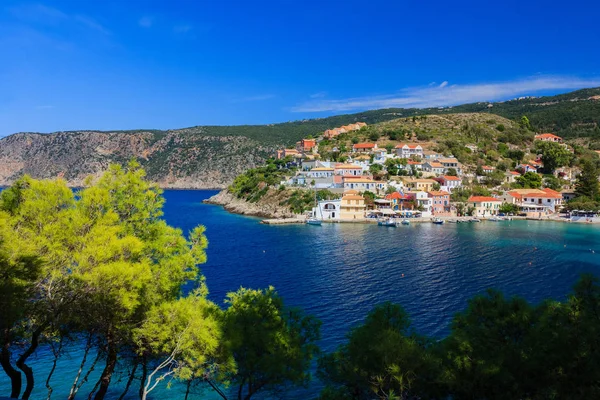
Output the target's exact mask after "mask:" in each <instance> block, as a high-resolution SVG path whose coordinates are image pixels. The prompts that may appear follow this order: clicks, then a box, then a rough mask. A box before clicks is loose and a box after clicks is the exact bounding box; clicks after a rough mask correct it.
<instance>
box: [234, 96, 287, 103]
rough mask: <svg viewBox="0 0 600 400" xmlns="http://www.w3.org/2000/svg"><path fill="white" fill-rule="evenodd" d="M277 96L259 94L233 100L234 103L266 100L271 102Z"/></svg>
mask: <svg viewBox="0 0 600 400" xmlns="http://www.w3.org/2000/svg"><path fill="white" fill-rule="evenodd" d="M275 97H277V96H275V95H274V94H259V95H255V96H247V97H238V98H234V99H232V101H231V102H232V103H245V102H252V101H265V100H270V99H274V98H275Z"/></svg>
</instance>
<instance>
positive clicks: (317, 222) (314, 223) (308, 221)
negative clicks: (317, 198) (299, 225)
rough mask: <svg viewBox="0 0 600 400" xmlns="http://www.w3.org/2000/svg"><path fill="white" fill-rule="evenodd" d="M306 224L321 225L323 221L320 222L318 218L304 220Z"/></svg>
mask: <svg viewBox="0 0 600 400" xmlns="http://www.w3.org/2000/svg"><path fill="white" fill-rule="evenodd" d="M306 223H307V224H308V225H321V224H322V223H323V221H321V220H320V219H318V218H309V219H307V220H306Z"/></svg>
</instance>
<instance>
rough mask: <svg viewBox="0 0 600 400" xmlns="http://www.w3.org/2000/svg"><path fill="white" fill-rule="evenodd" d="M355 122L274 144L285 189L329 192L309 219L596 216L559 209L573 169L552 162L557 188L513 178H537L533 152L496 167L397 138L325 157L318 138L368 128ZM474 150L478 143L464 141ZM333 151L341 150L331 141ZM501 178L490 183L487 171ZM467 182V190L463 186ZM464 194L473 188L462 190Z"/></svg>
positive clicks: (538, 163)
mask: <svg viewBox="0 0 600 400" xmlns="http://www.w3.org/2000/svg"><path fill="white" fill-rule="evenodd" d="M366 128H367V124H365V123H362V122H357V123H355V124H349V125H346V126H342V127H340V128H335V129H330V130H326V131H325V132H323V134H322V136H320V137H318V138H307V139H302V140H300V141H298V142H297V143H296V146H295V148H288V149H282V150H278V151H277V154H276V158H277V159H279V160H287V161H288V162H289V163H290V164H291V165H292V166H296V167H297V170H296V173H295V175H293V176H291V177H289V179H286V180H284V181H282V182H281V185H284V186H286V187H288V188H310V189H313V190H315V193H316V192H317V191H326V192H327V193H329V194H330V195H329V197H328V198H327V199H315V204H314V207H313V208H312V210H311V211H310V212H308V213H306V218H308V223H311V222H312V223H314V224H320V222H375V221H377V222H378V223H379V224H380V225H389V226H392V225H397V224H399V223H401V222H402V223H403V224H409V223H410V221H415V222H416V221H432V222H435V223H439V224H441V223H444V222H466V221H470V222H479V221H481V220H491V221H498V220H502V219H511V218H519V217H520V218H528V219H561V218H562V219H563V220H564V219H565V217H567V220H569V221H584V222H600V218H599V217H598V214H597V213H596V212H590V211H586V210H571V212H570V213H568V214H565V213H564V211H565V210H563V208H564V205H565V204H566V202H567V201H569V200H571V199H573V198H574V197H575V196H576V193H575V190H574V189H573V188H574V183H575V178H576V175H577V173H578V171H574V170H573V169H572V168H566V167H565V168H557V169H556V171H554V175H555V176H556V177H557V179H558V178H559V179H560V182H561V185H560V190H555V189H557V188H555V189H552V188H549V187H541V186H542V185H539V187H538V188H531V187H525V188H519V187H518V186H519V185H517V184H516V182H519V181H520V178H521V177H523V176H525V177H526V178H527V179H532V178H533V179H537V176H538V175H539V182H540V183H541V181H542V174H541V171H542V170H543V168H544V164H543V162H542V159H541V155H537V154H532V155H531V157H530V158H529V159H528V160H527V161H522V162H519V163H514V164H515V165H513V168H510V169H507V170H505V171H497V170H496V168H495V167H493V166H488V165H477V166H474V165H468V166H465V165H463V164H462V163H461V162H460V161H459V160H458V159H457V158H456V157H454V156H452V155H444V154H440V153H437V152H435V151H433V150H431V149H428V148H426V147H424V146H422V145H421V144H419V143H409V142H406V143H399V144H396V145H395V146H394V147H393V148H391V146H390V145H387V146H385V147H378V144H377V143H376V142H359V143H353V144H352V147H351V149H349V150H348V151H347V152H346V153H344V154H341V152H339V153H337V154H336V156H337V157H336V158H337V160H336V161H333V160H330V159H326V160H323V159H322V157H320V154H319V144H320V143H321V142H322V141H323V140H325V141H327V142H330V141H332V140H335V138H336V137H338V136H339V135H342V134H345V133H350V132H355V131H360V130H363V131H364V130H365V129H366ZM534 140H535V142H538V141H539V142H552V143H557V144H559V145H560V146H562V147H564V148H565V149H567V150H569V151H571V152H572V150H571V149H570V148H569V146H567V145H566V144H564V143H563V139H562V138H561V137H559V136H557V135H554V134H552V133H543V134H536V135H535V139H534ZM467 147H469V151H472V152H476V151H477V146H475V145H467ZM333 151H334V152H335V151H338V149H337V148H335V147H334V148H333ZM492 175H493V176H494V178H495V179H496V180H498V179H499V178H498V177H500V181H498V182H496V183H497V184H496V185H494V186H493V187H489V186H490V185H489V177H490V176H492ZM485 183H488V185H487V187H488V188H489V191H488V190H486V192H489V193H481V194H479V193H473V191H472V190H468V188H473V187H483V184H485ZM466 189H467V190H466ZM464 193H470V195H469V196H468V197H466V198H465V197H464V196H463V195H464Z"/></svg>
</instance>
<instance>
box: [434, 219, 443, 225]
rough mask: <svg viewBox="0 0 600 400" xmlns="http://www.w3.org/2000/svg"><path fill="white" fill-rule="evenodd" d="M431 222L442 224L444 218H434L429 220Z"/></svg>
mask: <svg viewBox="0 0 600 400" xmlns="http://www.w3.org/2000/svg"><path fill="white" fill-rule="evenodd" d="M431 222H433V223H434V224H436V225H442V224H443V223H444V220H443V219H441V218H434V219H432V220H431Z"/></svg>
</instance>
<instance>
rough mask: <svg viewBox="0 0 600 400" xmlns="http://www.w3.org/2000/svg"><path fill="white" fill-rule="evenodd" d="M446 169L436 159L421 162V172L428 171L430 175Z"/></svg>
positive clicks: (439, 173) (441, 172)
mask: <svg viewBox="0 0 600 400" xmlns="http://www.w3.org/2000/svg"><path fill="white" fill-rule="evenodd" d="M445 171H446V169H445V168H444V166H443V165H442V164H441V163H439V162H437V161H427V162H425V163H423V172H429V173H430V174H432V175H441V174H443V173H444V172H445Z"/></svg>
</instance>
